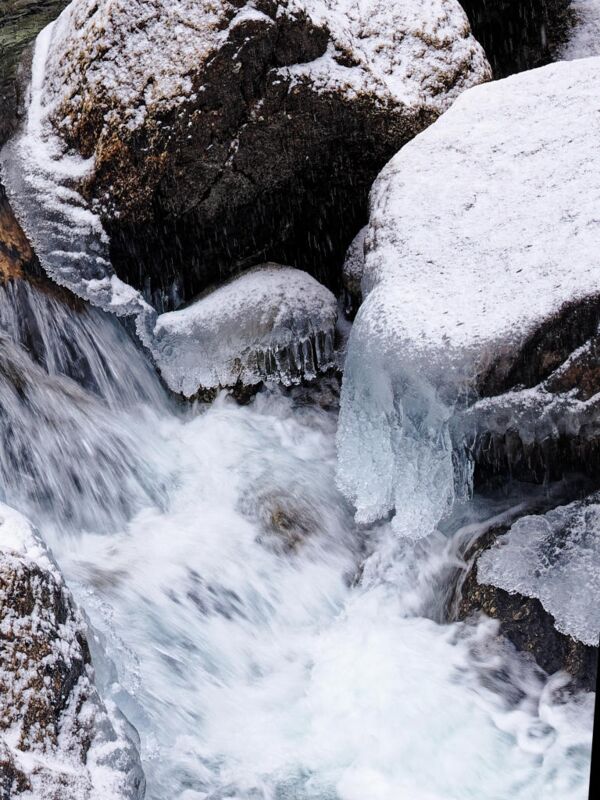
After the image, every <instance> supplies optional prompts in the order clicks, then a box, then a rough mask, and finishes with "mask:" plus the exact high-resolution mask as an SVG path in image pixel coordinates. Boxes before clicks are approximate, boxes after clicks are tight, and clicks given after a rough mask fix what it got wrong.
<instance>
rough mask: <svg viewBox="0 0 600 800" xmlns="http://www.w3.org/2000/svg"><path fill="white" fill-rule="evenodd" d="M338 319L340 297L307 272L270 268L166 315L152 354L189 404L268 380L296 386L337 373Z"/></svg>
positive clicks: (158, 323) (158, 322)
mask: <svg viewBox="0 0 600 800" xmlns="http://www.w3.org/2000/svg"><path fill="white" fill-rule="evenodd" d="M336 317H337V303H336V299H335V297H334V296H333V295H332V293H331V292H330V291H329V290H328V289H326V288H325V287H324V286H322V285H321V284H320V283H318V282H317V281H316V280H315V279H314V278H312V277H311V276H310V275H308V274H307V273H306V272H301V271H300V270H297V269H292V268H290V267H282V266H279V265H277V264H265V265H263V266H262V267H257V268H255V269H253V270H250V271H249V272H246V273H245V274H243V275H241V276H239V277H237V278H235V279H233V280H231V281H229V283H226V284H225V285H224V286H220V287H219V288H217V289H215V290H213V291H210V292H208V293H206V294H205V296H203V297H202V298H200V299H198V300H196V301H195V302H194V303H192V305H190V306H189V307H187V308H183V309H180V310H178V311H171V312H167V313H165V314H161V315H160V316H159V317H158V319H157V320H156V324H155V327H154V331H153V335H152V352H153V355H154V359H155V361H156V364H157V365H158V367H159V369H160V371H161V374H162V376H163V378H164V380H165V381H166V383H167V385H168V386H169V388H170V389H172V390H173V391H174V392H178V393H181V394H183V395H185V396H186V397H192V396H194V395H196V394H197V393H198V392H204V391H206V390H207V389H209V390H210V389H218V388H219V387H239V386H246V387H248V386H253V385H256V384H259V383H261V382H262V381H264V380H276V381H279V382H280V383H283V384H284V385H288V386H289V385H293V384H296V383H299V382H301V381H302V380H305V379H306V380H311V379H313V378H315V377H316V376H317V374H318V373H319V372H324V371H326V370H328V369H331V368H333V367H335V353H334V336H335V322H336Z"/></svg>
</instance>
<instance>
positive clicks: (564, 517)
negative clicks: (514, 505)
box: [477, 494, 600, 647]
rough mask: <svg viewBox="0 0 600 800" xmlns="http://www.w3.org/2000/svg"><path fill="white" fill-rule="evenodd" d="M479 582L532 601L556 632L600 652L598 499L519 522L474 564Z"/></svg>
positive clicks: (599, 533)
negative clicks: (549, 616)
mask: <svg viewBox="0 0 600 800" xmlns="http://www.w3.org/2000/svg"><path fill="white" fill-rule="evenodd" d="M477 564H478V567H477V579H478V581H479V582H480V583H484V584H491V585H493V586H497V587H499V588H501V589H504V590H505V591H507V592H511V593H514V592H518V593H519V594H522V595H525V596H527V597H536V598H538V600H540V602H541V603H542V605H543V606H544V608H545V609H546V611H548V612H549V613H550V614H552V616H553V617H554V624H555V626H556V628H557V629H558V630H559V631H560V632H561V633H564V634H566V635H568V636H571V637H573V638H575V639H578V640H579V641H581V642H583V643H584V644H587V645H591V646H593V647H598V638H599V636H600V606H599V605H598V597H600V496H599V495H598V494H595V495H592V496H591V497H589V498H587V499H586V500H584V501H576V502H574V503H571V504H570V505H567V506H561V507H559V508H556V509H554V510H552V511H549V512H547V513H546V514H542V515H534V516H527V517H523V518H521V519H520V520H518V521H517V522H516V523H515V524H514V525H513V526H512V527H511V528H510V530H509V531H508V532H507V533H506V534H504V535H503V536H501V537H499V538H498V539H497V540H496V542H495V544H494V545H493V546H492V547H491V548H489V549H488V550H486V551H484V553H483V554H482V555H481V556H480V557H479V560H478V562H477Z"/></svg>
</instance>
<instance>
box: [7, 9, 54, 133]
mask: <svg viewBox="0 0 600 800" xmlns="http://www.w3.org/2000/svg"><path fill="white" fill-rule="evenodd" d="M67 3H68V0H2V4H1V5H0V108H1V109H2V114H0V145H2V144H3V143H4V140H5V139H6V137H7V136H8V135H9V134H10V133H11V131H12V130H13V129H14V126H15V124H16V115H17V105H18V101H19V90H18V86H17V81H16V76H17V72H18V63H19V58H20V56H21V53H22V52H23V49H24V48H25V47H26V46H27V45H28V43H29V42H30V41H31V40H32V39H33V38H34V37H35V36H36V35H37V34H38V33H39V31H40V30H41V29H42V28H43V27H44V26H45V25H47V24H48V23H49V22H51V21H52V20H53V19H54V18H55V17H57V16H58V14H59V13H60V12H61V11H62V9H63V8H64V7H65V6H66V5H67Z"/></svg>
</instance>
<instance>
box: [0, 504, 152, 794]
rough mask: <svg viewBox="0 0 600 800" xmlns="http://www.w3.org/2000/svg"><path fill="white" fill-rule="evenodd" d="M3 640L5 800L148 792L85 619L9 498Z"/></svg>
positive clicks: (0, 786) (0, 722)
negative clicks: (102, 678)
mask: <svg viewBox="0 0 600 800" xmlns="http://www.w3.org/2000/svg"><path fill="white" fill-rule="evenodd" d="M0 643H1V647H0V792H1V793H2V797H3V798H11V797H13V796H16V795H20V794H26V795H27V796H30V797H34V798H48V800H50V798H56V800H58V798H60V800H106V799H107V798H109V797H110V798H114V800H134V799H137V798H141V797H143V794H144V777H143V773H142V769H141V766H140V762H139V756H138V753H137V750H136V747H135V745H134V744H133V741H132V739H131V733H132V730H131V729H130V726H128V725H127V723H125V721H124V720H123V719H122V718H119V716H118V715H117V714H116V712H113V713H111V714H110V715H109V713H108V711H107V709H106V707H105V706H104V704H103V703H102V701H101V699H100V697H99V695H98V693H97V691H96V689H95V687H94V682H93V680H94V673H93V669H92V667H91V663H90V653H89V648H88V643H87V640H86V626H85V623H84V621H83V618H82V616H81V614H80V613H79V611H78V610H77V609H76V607H75V605H74V603H73V599H72V597H71V594H70V593H69V591H68V590H67V588H66V587H65V585H64V582H63V579H62V577H61V575H60V573H59V571H58V568H57V567H56V564H55V563H54V562H53V561H52V559H51V558H50V556H49V554H48V551H47V550H46V549H45V547H44V544H43V542H42V540H41V538H40V537H39V535H38V534H37V532H36V531H35V530H34V529H33V528H32V527H31V525H30V524H29V522H28V521H27V520H26V519H25V518H24V517H23V516H21V514H19V513H17V512H16V511H14V510H13V509H11V508H9V507H8V506H5V505H3V504H0ZM28 793H30V794H28Z"/></svg>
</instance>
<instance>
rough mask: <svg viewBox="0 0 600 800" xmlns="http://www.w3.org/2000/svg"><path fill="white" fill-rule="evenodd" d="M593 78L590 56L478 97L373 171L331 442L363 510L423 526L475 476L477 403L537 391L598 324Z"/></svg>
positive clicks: (529, 421)
mask: <svg viewBox="0 0 600 800" xmlns="http://www.w3.org/2000/svg"><path fill="white" fill-rule="evenodd" d="M599 79H600V59H586V60H580V61H573V62H564V63H560V64H554V65H550V66H548V67H544V68H542V69H539V70H535V71H532V72H528V73H522V74H520V75H516V76H513V77H511V78H507V79H505V80H503V81H498V82H495V83H489V84H486V85H485V86H480V87H476V88H473V89H470V90H468V91H467V92H465V93H464V94H463V95H461V97H460V98H459V99H458V100H457V101H456V103H455V104H454V105H453V107H452V108H451V109H450V110H449V111H448V112H447V113H446V114H444V115H443V117H441V118H440V119H439V120H438V121H437V122H436V123H434V124H433V125H432V126H431V127H430V128H429V129H428V130H427V131H425V132H424V133H422V134H420V135H419V136H418V137H416V138H415V139H414V140H413V141H412V142H410V143H409V144H408V145H406V146H405V147H404V148H403V149H402V150H401V151H400V152H399V154H398V155H397V156H396V157H395V158H394V159H392V161H391V162H390V163H389V164H388V165H387V166H386V167H385V169H384V170H383V171H382V173H381V174H380V176H379V177H378V179H377V181H376V183H375V185H374V188H373V191H372V194H371V216H370V223H369V230H368V232H367V235H366V239H365V242H366V245H365V249H366V257H365V266H364V275H363V280H362V290H363V293H364V295H365V298H364V300H363V304H362V306H361V308H360V310H359V313H358V315H357V317H356V321H355V324H354V327H353V329H352V332H351V335H350V340H349V345H348V356H347V360H346V368H345V376H344V386H343V391H342V401H341V415H340V427H339V434H338V446H339V454H340V468H339V481H340V484H341V486H342V487H343V489H344V491H345V492H346V493H347V495H348V497H349V498H350V499H352V500H353V501H354V502H355V504H356V506H357V509H358V517H359V519H362V520H363V521H369V520H373V519H377V518H379V517H381V516H384V515H385V514H387V513H388V512H390V511H392V510H394V509H402V515H401V516H402V518H403V519H402V520H398V519H397V520H395V524H396V525H401V526H404V532H406V533H409V534H410V533H411V531H416V532H417V535H419V533H420V534H421V535H422V533H423V532H426V531H429V530H431V528H432V527H434V526H435V524H436V523H437V521H438V520H439V519H440V517H441V516H442V515H443V514H444V513H445V512H446V510H447V509H448V508H449V507H450V506H451V504H452V502H453V499H454V497H455V494H456V492H457V491H468V488H469V486H470V483H471V472H470V470H471V465H470V463H469V460H468V458H467V457H466V454H465V451H466V450H467V449H469V448H473V447H474V449H475V452H476V454H477V453H478V452H479V451H478V449H477V442H476V441H475V442H474V440H476V439H477V437H478V436H480V435H484V434H485V433H486V425H487V424H488V422H487V418H486V416H485V414H483V413H482V415H481V417H479V416H478V412H479V410H480V407H479V406H478V405H477V404H476V401H477V399H478V398H480V397H482V396H487V397H489V396H491V395H501V394H503V393H505V392H507V391H508V390H521V389H522V388H525V389H528V388H529V389H530V388H533V387H534V386H536V385H537V384H538V383H539V382H540V381H545V380H546V379H547V378H549V376H550V375H551V373H552V372H553V371H554V370H555V369H557V368H558V367H559V366H560V364H561V362H563V361H564V360H565V359H566V358H568V357H569V355H570V354H571V353H573V351H574V350H576V348H578V347H579V346H581V345H583V344H584V343H585V342H586V340H587V339H589V338H590V336H592V335H593V334H594V333H595V331H596V330H597V328H598V322H599V320H600V270H599V269H598V251H597V242H598V236H599V235H600V221H599V220H598V215H597V205H598V200H599V197H600V183H599V182H598V170H596V169H595V168H594V164H595V163H596V161H597V117H598V113H599V112H600V101H599V96H598V93H597V91H596V87H597V84H598V80H599ZM440 187H441V188H440ZM572 375H573V378H574V379H575V372H573V373H572ZM504 401H506V404H505V408H506V410H507V416H506V419H508V420H510V419H511V416H510V415H511V411H510V408H511V406H510V402H509V401H510V397H509V396H508V395H507V396H506V397H505V398H503V399H502V402H504ZM484 402H488V401H484ZM469 406H471V407H470V408H469V410H468V413H467V414H466V415H464V414H463V412H464V409H465V408H467V407H469ZM530 410H531V412H532V413H531V414H530V415H529V416H527V415H524V416H523V418H522V424H523V426H524V427H526V428H527V427H528V429H529V430H530V431H534V430H535V424H536V422H537V421H538V418H537V415H536V409H535V408H534V407H532V408H531V409H530ZM552 433H553V431H550V434H551V435H552ZM451 434H452V435H451ZM423 487H424V488H425V491H423ZM415 503H417V504H420V505H418V507H417V506H415ZM407 509H408V512H407Z"/></svg>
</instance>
